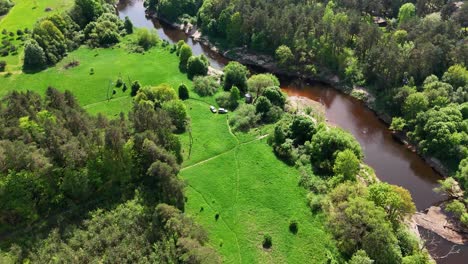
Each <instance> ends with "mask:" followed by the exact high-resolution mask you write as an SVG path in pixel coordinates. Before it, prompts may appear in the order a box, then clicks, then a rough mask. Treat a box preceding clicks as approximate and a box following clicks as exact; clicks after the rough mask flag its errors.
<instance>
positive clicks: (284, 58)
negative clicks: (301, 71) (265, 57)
mask: <svg viewBox="0 0 468 264" xmlns="http://www.w3.org/2000/svg"><path fill="white" fill-rule="evenodd" d="M275 57H276V60H277V61H278V65H279V66H280V67H281V68H284V69H289V68H291V64H292V63H293V61H294V55H293V54H292V52H291V49H290V48H289V47H288V46H286V45H281V46H279V47H278V48H277V49H276V51H275Z"/></svg>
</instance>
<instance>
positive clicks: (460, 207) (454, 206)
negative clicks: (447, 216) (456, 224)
mask: <svg viewBox="0 0 468 264" xmlns="http://www.w3.org/2000/svg"><path fill="white" fill-rule="evenodd" d="M445 210H447V212H451V213H453V214H454V215H455V216H456V217H458V218H460V217H461V216H462V215H463V214H464V213H466V208H465V205H464V204H463V203H462V202H460V201H458V200H454V201H452V202H450V203H449V204H447V206H446V207H445Z"/></svg>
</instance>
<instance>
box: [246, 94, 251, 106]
mask: <svg viewBox="0 0 468 264" xmlns="http://www.w3.org/2000/svg"><path fill="white" fill-rule="evenodd" d="M245 103H247V104H251V103H252V95H251V94H249V93H246V94H245Z"/></svg>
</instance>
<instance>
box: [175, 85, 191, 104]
mask: <svg viewBox="0 0 468 264" xmlns="http://www.w3.org/2000/svg"><path fill="white" fill-rule="evenodd" d="M178 91H179V99H180V100H187V99H189V90H188V88H187V86H186V85H185V84H183V83H181V84H180V85H179V89H178Z"/></svg>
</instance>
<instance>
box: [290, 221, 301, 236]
mask: <svg viewBox="0 0 468 264" xmlns="http://www.w3.org/2000/svg"><path fill="white" fill-rule="evenodd" d="M289 231H290V232H291V233H293V234H297V232H298V231H299V224H298V223H297V220H295V219H292V220H290V221H289Z"/></svg>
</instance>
